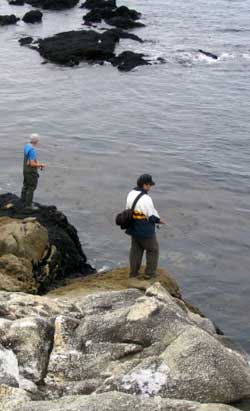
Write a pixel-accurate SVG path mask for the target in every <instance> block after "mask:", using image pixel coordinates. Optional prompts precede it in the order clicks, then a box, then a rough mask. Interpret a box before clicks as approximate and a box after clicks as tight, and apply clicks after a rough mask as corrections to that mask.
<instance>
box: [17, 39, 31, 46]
mask: <svg viewBox="0 0 250 411" xmlns="http://www.w3.org/2000/svg"><path fill="white" fill-rule="evenodd" d="M18 41H19V43H20V45H21V46H27V45H28V44H31V43H32V41H33V37H22V38H21V39H19V40H18Z"/></svg>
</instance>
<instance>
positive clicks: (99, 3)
mask: <svg viewBox="0 0 250 411" xmlns="http://www.w3.org/2000/svg"><path fill="white" fill-rule="evenodd" d="M80 8H81V9H82V8H86V9H101V8H109V9H110V8H111V9H115V8H117V5H116V0H86V1H85V2H84V3H83V4H81V6H80Z"/></svg>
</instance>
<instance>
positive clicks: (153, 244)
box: [130, 236, 159, 278]
mask: <svg viewBox="0 0 250 411" xmlns="http://www.w3.org/2000/svg"><path fill="white" fill-rule="evenodd" d="M144 250H146V268H145V276H146V277H148V278H153V277H155V276H156V269H157V265H158V259H159V245H158V241H157V238H156V236H153V237H150V238H141V237H132V238H131V249H130V277H137V276H138V275H139V270H140V268H141V263H142V257H143V253H144Z"/></svg>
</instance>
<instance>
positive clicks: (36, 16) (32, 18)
mask: <svg viewBox="0 0 250 411" xmlns="http://www.w3.org/2000/svg"><path fill="white" fill-rule="evenodd" d="M42 17H43V13H42V12H41V11H40V10H31V11H28V12H27V13H26V14H25V15H24V16H23V18H22V20H23V21H24V22H25V23H40V22H41V21H42Z"/></svg>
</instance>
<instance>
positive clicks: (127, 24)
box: [105, 16, 145, 30]
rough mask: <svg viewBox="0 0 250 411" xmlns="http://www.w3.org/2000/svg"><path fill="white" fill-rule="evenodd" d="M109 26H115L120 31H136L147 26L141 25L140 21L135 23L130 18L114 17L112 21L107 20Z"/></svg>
mask: <svg viewBox="0 0 250 411" xmlns="http://www.w3.org/2000/svg"><path fill="white" fill-rule="evenodd" d="M105 21H106V23H107V24H109V25H110V26H115V27H118V28H120V29H126V30H128V29H134V28H138V27H145V24H143V23H140V22H139V21H134V20H132V19H130V18H127V17H120V16H117V17H112V18H111V19H106V20H105Z"/></svg>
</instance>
